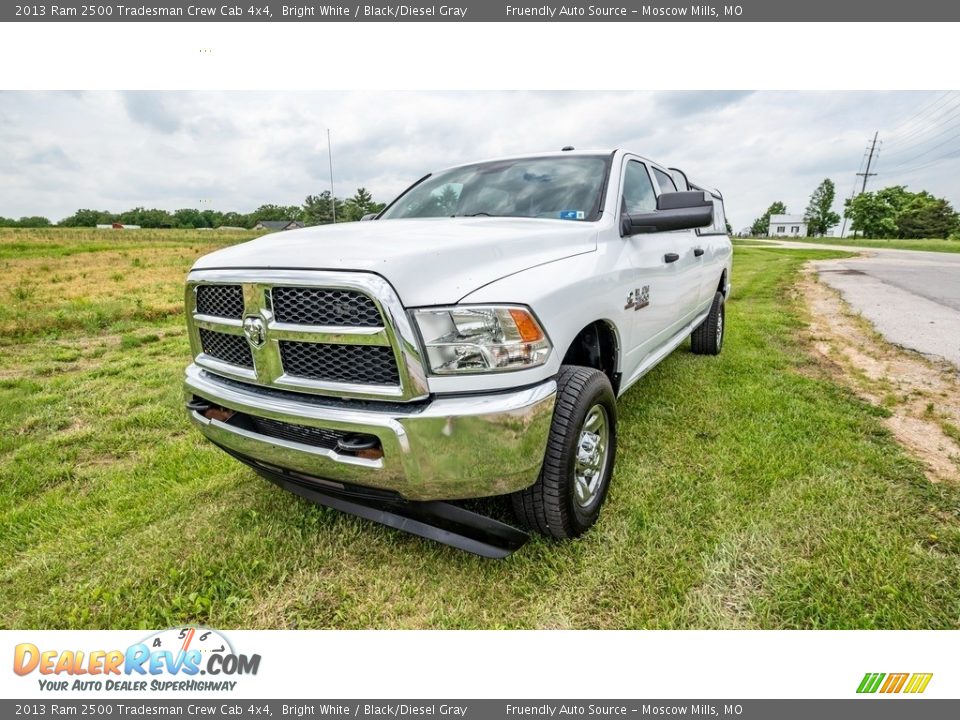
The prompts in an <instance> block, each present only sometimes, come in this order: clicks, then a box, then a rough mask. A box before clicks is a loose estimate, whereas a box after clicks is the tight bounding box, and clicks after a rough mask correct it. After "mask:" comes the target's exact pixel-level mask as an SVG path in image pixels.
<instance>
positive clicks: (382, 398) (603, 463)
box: [186, 150, 731, 556]
mask: <svg viewBox="0 0 960 720" xmlns="http://www.w3.org/2000/svg"><path fill="white" fill-rule="evenodd" d="M730 264H731V245H730V240H729V238H728V237H727V234H726V221H725V218H724V213H723V199H722V197H721V195H720V193H719V192H717V191H715V190H713V191H711V190H705V189H703V188H701V187H697V186H695V185H693V184H691V183H690V182H689V181H688V180H687V177H686V176H685V175H684V174H683V173H682V172H681V171H679V170H676V169H668V168H665V167H662V166H660V165H658V164H657V163H654V162H651V161H650V160H647V159H645V158H643V157H640V156H638V155H634V154H633V153H630V152H626V151H623V150H616V151H613V152H582V151H580V152H578V151H572V150H568V151H561V152H559V153H548V154H541V155H533V156H525V157H513V158H505V159H498V160H492V161H488V162H479V163H472V164H469V165H462V166H459V167H454V168H451V169H449V170H444V171H441V172H437V173H433V174H430V175H427V176H426V177H424V178H422V179H421V180H419V181H418V182H417V183H415V184H414V185H413V186H411V187H410V188H409V189H408V190H407V191H405V192H404V193H403V194H401V195H400V196H399V197H398V198H397V199H396V200H394V201H393V202H392V203H391V204H390V205H389V206H387V208H386V209H385V210H384V211H383V212H381V213H379V215H377V216H376V217H375V218H372V221H371V222H356V223H345V224H340V225H327V226H323V227H313V228H306V229H303V230H294V231H288V232H284V233H282V234H278V235H269V236H266V237H262V238H259V239H257V240H253V241H251V242H247V243H244V244H241V245H237V246H234V247H229V248H225V249H222V250H218V251H216V252H214V253H211V254H209V255H206V256H205V257H202V258H200V259H199V260H198V261H197V262H196V264H195V265H194V266H193V269H192V270H191V271H190V274H189V276H188V278H187V290H186V304H187V313H186V314H187V322H188V325H189V330H190V333H189V334H190V341H191V346H192V352H193V356H194V360H193V363H192V364H191V365H190V366H189V367H188V368H187V371H186V400H187V407H188V412H189V415H190V417H191V419H192V421H193V422H194V424H196V425H197V427H199V428H200V430H201V431H202V432H203V433H204V434H205V435H206V436H207V437H208V438H209V439H210V440H212V441H213V442H214V443H216V444H217V445H219V446H220V447H221V448H223V449H224V450H226V451H227V452H229V453H230V454H232V455H234V456H235V457H237V458H238V459H240V460H242V461H243V462H245V463H247V464H249V465H250V466H252V467H253V468H254V469H256V470H257V471H258V472H260V473H261V474H262V475H264V476H266V477H268V478H270V479H271V480H273V481H275V482H277V483H278V484H280V485H282V486H283V487H285V488H287V489H289V490H292V491H293V492H296V493H298V494H300V495H301V496H303V497H306V498H309V499H311V500H313V501H315V502H320V503H323V504H326V505H330V506H333V507H336V508H339V509H342V510H346V511H348V512H353V513H355V514H358V515H361V516H363V517H368V518H372V519H375V520H379V521H381V522H385V523H387V524H390V525H393V526H395V527H403V528H404V529H407V530H410V531H412V532H415V533H418V534H421V535H425V536H428V537H434V538H436V539H439V540H442V541H445V542H449V543H451V544H454V545H457V546H459V547H462V548H465V549H467V550H472V551H474V552H479V553H481V554H485V555H491V556H503V555H505V554H507V553H508V552H509V551H510V550H512V549H514V548H515V547H516V546H518V545H519V544H521V543H522V539H520V538H525V537H526V536H525V535H524V534H522V533H519V531H517V530H516V529H515V528H512V527H510V526H509V525H507V524H505V523H501V522H499V521H496V520H493V519H490V518H484V517H483V516H482V515H478V514H476V513H473V512H471V511H469V510H467V509H465V508H463V507H461V506H460V505H454V504H451V503H448V502H445V501H450V500H461V499H467V498H479V497H487V496H492V495H505V494H509V495H510V497H511V502H512V505H513V509H514V511H515V514H516V516H517V518H518V519H519V521H520V522H521V523H522V524H523V525H525V526H527V527H528V528H531V529H535V530H539V531H540V532H542V533H545V534H546V535H549V536H553V537H557V538H569V537H574V536H577V535H579V534H581V533H582V532H584V531H585V530H587V529H588V528H589V527H590V526H591V525H593V524H594V523H595V522H596V520H597V517H598V514H599V512H600V507H601V505H602V504H603V502H604V498H605V497H606V494H607V489H608V487H609V483H610V478H611V475H612V472H613V465H614V455H615V452H616V441H617V408H616V398H617V396H618V395H620V394H622V393H623V392H625V391H626V390H627V389H628V388H629V387H630V386H631V385H632V384H633V383H634V382H636V381H637V380H638V379H639V378H640V377H642V376H643V374H644V373H646V372H647V371H648V370H650V369H651V368H652V367H654V366H655V365H656V364H657V363H658V362H660V361H661V360H662V359H663V358H664V357H666V356H667V355H668V354H669V353H670V352H671V351H672V350H673V349H674V348H676V347H677V346H678V345H680V344H681V343H682V342H683V341H684V340H685V339H686V338H687V336H690V337H691V347H692V350H693V352H695V353H699V354H704V355H715V354H717V353H719V352H720V350H721V348H722V345H723V336H724V302H725V299H726V297H727V295H728V293H729V289H730V269H731V265H730ZM518 533H519V537H518V535H517V534H518Z"/></svg>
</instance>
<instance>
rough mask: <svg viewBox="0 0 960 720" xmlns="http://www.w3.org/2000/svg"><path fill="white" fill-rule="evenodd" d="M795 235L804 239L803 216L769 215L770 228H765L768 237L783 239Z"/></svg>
mask: <svg viewBox="0 0 960 720" xmlns="http://www.w3.org/2000/svg"><path fill="white" fill-rule="evenodd" d="M791 235H795V236H797V237H806V235H807V221H806V220H804V219H803V215H771V216H770V227H769V228H767V236H768V237H784V236H787V237H789V236H791Z"/></svg>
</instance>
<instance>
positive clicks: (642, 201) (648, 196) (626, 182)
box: [623, 160, 657, 214]
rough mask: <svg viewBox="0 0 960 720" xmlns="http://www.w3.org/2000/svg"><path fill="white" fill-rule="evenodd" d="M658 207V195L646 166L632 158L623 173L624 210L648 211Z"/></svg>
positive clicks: (634, 211) (630, 211)
mask: <svg viewBox="0 0 960 720" xmlns="http://www.w3.org/2000/svg"><path fill="white" fill-rule="evenodd" d="M656 209H657V197H656V195H655V194H654V192H653V183H651V182H650V175H649V174H648V173H647V168H646V166H645V165H644V164H643V163H641V162H637V161H636V160H630V161H629V162H628V163H627V169H626V171H625V172H624V174H623V212H626V213H630V214H633V213H647V212H653V211H654V210H656Z"/></svg>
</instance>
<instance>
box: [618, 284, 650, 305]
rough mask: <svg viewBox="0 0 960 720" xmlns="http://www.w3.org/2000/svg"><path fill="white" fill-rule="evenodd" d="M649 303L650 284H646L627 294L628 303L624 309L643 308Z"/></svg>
mask: <svg viewBox="0 0 960 720" xmlns="http://www.w3.org/2000/svg"><path fill="white" fill-rule="evenodd" d="M649 304H650V286H649V285H644V286H643V287H642V288H637V289H636V290H631V291H630V294H629V295H627V304H626V305H624V306H623V309H624V310H629V309H630V308H633V309H634V310H642V309H643V308H645V307H646V306H647V305H649Z"/></svg>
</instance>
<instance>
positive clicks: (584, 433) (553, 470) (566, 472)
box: [512, 365, 617, 539]
mask: <svg viewBox="0 0 960 720" xmlns="http://www.w3.org/2000/svg"><path fill="white" fill-rule="evenodd" d="M616 450H617V403H616V397H615V396H614V393H613V387H612V386H611V385H610V379H609V378H608V377H607V376H606V375H604V374H603V373H602V372H601V371H599V370H595V369H593V368H588V367H579V366H576V365H564V366H563V367H562V368H561V369H560V374H559V375H558V376H557V400H556V405H555V406H554V410H553V422H552V424H551V427H550V435H549V437H548V438H547V450H546V454H545V456H544V459H543V467H542V468H541V469H540V477H539V478H537V482H536V483H534V484H533V485H531V486H530V487H528V488H526V489H525V490H521V491H520V492H518V493H514V495H513V496H512V502H513V511H514V514H515V515H516V516H517V519H518V520H519V521H520V522H521V523H522V524H523V525H525V526H526V527H528V528H530V529H531V530H538V531H540V532H541V533H543V534H544V535H547V536H550V537H554V538H561V539H566V538H573V537H577V536H578V535H581V534H583V533H584V532H586V531H587V530H588V529H590V527H592V526H593V525H594V523H596V522H597V518H598V517H599V516H600V507H601V506H602V505H603V502H604V500H605V499H606V497H607V490H608V489H609V487H610V477H611V475H612V474H613V463H614V456H615V455H616Z"/></svg>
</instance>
